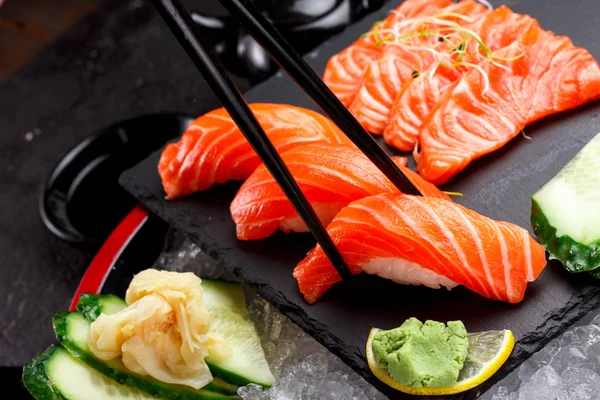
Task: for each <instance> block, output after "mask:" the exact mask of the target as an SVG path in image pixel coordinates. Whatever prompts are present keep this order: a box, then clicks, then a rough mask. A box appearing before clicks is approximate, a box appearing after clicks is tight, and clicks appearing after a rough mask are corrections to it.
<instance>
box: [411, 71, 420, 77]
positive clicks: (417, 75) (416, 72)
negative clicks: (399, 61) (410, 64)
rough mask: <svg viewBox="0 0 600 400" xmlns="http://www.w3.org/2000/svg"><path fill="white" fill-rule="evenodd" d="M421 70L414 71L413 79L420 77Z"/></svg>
mask: <svg viewBox="0 0 600 400" xmlns="http://www.w3.org/2000/svg"><path fill="white" fill-rule="evenodd" d="M419 75H420V74H419V71H413V73H412V74H411V75H410V76H412V78H413V79H415V78H418V77H419Z"/></svg>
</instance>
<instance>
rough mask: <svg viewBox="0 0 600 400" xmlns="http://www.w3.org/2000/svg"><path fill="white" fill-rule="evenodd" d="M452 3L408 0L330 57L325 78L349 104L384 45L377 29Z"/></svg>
mask: <svg viewBox="0 0 600 400" xmlns="http://www.w3.org/2000/svg"><path fill="white" fill-rule="evenodd" d="M451 4H452V1H451V0H405V1H404V2H402V3H401V4H400V6H398V7H397V8H396V9H395V10H394V11H392V12H391V13H390V15H389V16H388V17H387V18H386V19H385V20H383V21H382V22H381V23H380V24H377V26H374V27H373V28H371V30H370V31H369V33H368V34H367V35H364V36H363V37H361V38H360V39H358V40H357V41H355V42H354V43H353V44H351V45H350V46H348V47H347V48H345V49H344V50H342V51H341V52H339V53H337V54H336V55H334V56H333V57H331V58H330V59H329V61H328V62H327V66H326V67H325V72H324V73H323V81H324V82H325V84H327V86H328V87H329V89H331V91H332V92H333V93H335V95H336V96H337V97H338V98H339V99H340V101H341V102H342V103H343V104H344V105H345V106H346V107H348V106H349V105H350V103H351V102H352V100H354V96H355V95H356V92H357V91H358V88H359V86H360V82H361V79H362V77H363V75H364V73H365V71H366V69H367V67H368V66H369V64H370V63H372V62H373V61H375V60H376V59H377V58H378V57H379V55H380V54H381V53H382V52H383V50H384V48H385V46H382V45H380V44H379V41H380V40H382V39H383V38H384V37H385V35H383V34H381V35H378V34H377V31H378V30H384V29H387V28H389V27H390V26H393V25H394V24H395V23H396V22H398V21H402V20H404V19H408V18H414V17H416V16H419V15H431V14H435V13H436V12H438V11H439V10H441V9H443V8H444V7H448V6H449V5H451Z"/></svg>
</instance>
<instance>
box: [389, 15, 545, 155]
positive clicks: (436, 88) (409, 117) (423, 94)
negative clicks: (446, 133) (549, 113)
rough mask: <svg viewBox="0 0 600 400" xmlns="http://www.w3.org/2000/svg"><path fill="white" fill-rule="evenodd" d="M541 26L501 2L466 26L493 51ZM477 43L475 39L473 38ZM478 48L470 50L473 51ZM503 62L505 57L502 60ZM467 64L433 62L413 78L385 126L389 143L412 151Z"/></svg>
mask: <svg viewBox="0 0 600 400" xmlns="http://www.w3.org/2000/svg"><path fill="white" fill-rule="evenodd" d="M533 27H539V25H538V22H537V21H536V20H535V19H534V18H532V17H530V16H528V15H523V14H517V13H515V12H513V11H512V10H511V9H510V8H508V7H506V6H500V7H498V8H496V9H495V10H493V11H491V12H490V13H488V14H487V15H485V16H484V17H482V18H479V19H478V20H477V21H475V22H474V23H472V24H468V25H466V26H465V28H467V29H470V30H472V31H473V32H474V33H476V34H478V35H479V36H480V38H481V40H482V41H483V42H484V43H485V44H486V45H487V46H488V47H489V49H490V50H491V51H496V50H499V49H501V48H503V47H506V46H508V45H510V44H512V43H513V42H515V41H517V40H519V39H520V38H521V37H522V36H523V35H524V34H525V33H526V32H527V31H528V30H529V29H531V28H533ZM471 44H472V45H474V44H475V42H474V41H471ZM474 51H475V49H473V50H469V52H470V53H473V52H474ZM466 61H468V62H471V63H475V64H481V63H487V62H489V61H488V60H485V59H483V56H481V57H479V58H474V57H468V58H467V60H466ZM499 62H500V63H502V61H499ZM468 70H469V69H468V67H462V66H456V67H451V68H448V67H444V66H440V65H439V64H438V63H434V64H433V65H431V66H430V67H429V68H428V69H427V70H425V71H424V72H423V73H422V74H420V76H418V77H417V78H416V79H411V80H410V82H409V83H408V84H406V85H405V86H404V87H403V88H402V90H401V92H400V93H399V94H398V96H397V97H396V100H395V101H394V105H393V106H392V108H391V110H390V114H389V121H388V123H387V125H386V126H385V128H384V130H383V137H384V139H385V141H386V143H387V144H389V145H390V146H393V147H396V148H397V149H399V150H401V151H407V152H408V151H413V150H414V148H415V145H416V144H417V140H418V136H419V131H420V129H421V125H422V124H423V122H424V121H425V120H426V119H427V117H428V116H429V114H430V113H431V110H432V109H433V108H434V107H435V105H436V104H437V102H438V101H439V99H440V98H441V97H442V94H443V93H444V92H445V91H446V90H447V89H448V88H449V87H450V86H451V84H452V83H454V82H455V81H457V80H458V79H459V78H460V77H461V76H462V75H463V74H464V73H465V72H466V71H468Z"/></svg>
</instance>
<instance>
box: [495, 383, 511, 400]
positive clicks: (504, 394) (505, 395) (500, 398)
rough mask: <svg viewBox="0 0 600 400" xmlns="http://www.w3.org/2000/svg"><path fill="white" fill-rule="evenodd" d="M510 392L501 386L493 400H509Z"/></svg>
mask: <svg viewBox="0 0 600 400" xmlns="http://www.w3.org/2000/svg"><path fill="white" fill-rule="evenodd" d="M509 398H510V392H509V391H508V389H507V388H505V387H504V386H500V387H499V388H498V391H497V392H496V393H495V394H494V395H493V396H492V400H508V399H509Z"/></svg>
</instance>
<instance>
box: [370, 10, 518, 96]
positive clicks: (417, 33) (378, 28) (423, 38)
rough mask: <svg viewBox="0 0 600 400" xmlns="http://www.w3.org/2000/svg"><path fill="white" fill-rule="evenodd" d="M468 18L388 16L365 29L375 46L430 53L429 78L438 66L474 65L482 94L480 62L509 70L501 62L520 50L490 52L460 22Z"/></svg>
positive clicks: (483, 72) (487, 84)
mask: <svg viewBox="0 0 600 400" xmlns="http://www.w3.org/2000/svg"><path fill="white" fill-rule="evenodd" d="M480 2H481V3H482V4H484V5H486V6H487V7H489V8H491V5H490V4H489V3H487V1H482V0H480ZM397 16H399V14H397ZM459 22H460V23H459ZM471 22H473V19H472V18H470V17H468V16H466V15H462V14H457V13H453V12H443V13H439V14H435V15H432V16H425V17H416V18H401V19H399V20H392V19H389V18H388V19H387V20H385V21H382V22H380V23H378V24H376V25H375V26H374V27H373V29H372V30H371V31H370V32H368V33H367V36H370V35H372V39H373V40H374V41H375V44H376V46H382V45H385V46H397V47H401V48H403V49H406V50H409V51H414V52H417V53H419V54H420V55H421V58H423V57H425V55H427V54H429V55H430V56H433V59H434V63H433V66H432V67H431V68H432V69H433V71H432V72H431V71H430V73H428V74H425V75H426V76H428V77H429V79H432V78H433V76H434V73H435V71H436V70H437V68H438V67H440V66H441V67H445V68H457V67H466V68H472V69H475V70H477V71H478V72H479V73H481V75H482V77H483V79H484V84H483V90H482V94H484V95H485V94H486V92H487V91H488V90H489V87H490V82H489V77H488V73H487V72H486V69H485V68H483V67H482V64H483V63H482V62H487V63H490V64H492V65H494V66H496V67H499V68H503V69H507V70H510V67H509V66H506V65H504V64H506V63H510V62H511V61H515V60H517V59H519V58H520V57H522V56H523V55H524V54H519V55H516V56H514V57H503V56H498V55H496V54H494V52H493V51H492V50H491V49H490V48H489V46H487V45H486V44H485V43H484V41H483V40H482V38H481V37H480V36H479V35H478V34H477V33H476V32H474V31H473V30H472V29H469V28H467V27H464V26H462V25H461V24H464V23H467V24H468V23H471ZM421 70H422V68H421V67H419V71H421ZM419 75H422V74H419ZM413 78H415V76H413Z"/></svg>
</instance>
